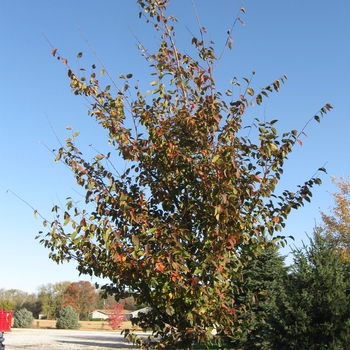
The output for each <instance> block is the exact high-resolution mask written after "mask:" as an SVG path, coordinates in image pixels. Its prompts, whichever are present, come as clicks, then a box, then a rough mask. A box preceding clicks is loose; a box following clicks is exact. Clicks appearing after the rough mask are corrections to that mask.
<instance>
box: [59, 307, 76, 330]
mask: <svg viewBox="0 0 350 350" xmlns="http://www.w3.org/2000/svg"><path fill="white" fill-rule="evenodd" d="M56 328H58V329H78V328H80V324H79V315H78V313H77V312H76V310H75V309H74V307H72V306H66V307H65V308H63V309H62V310H61V311H60V312H59V314H58V318H57V322H56Z"/></svg>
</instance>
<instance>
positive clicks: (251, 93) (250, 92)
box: [247, 88, 254, 96]
mask: <svg viewBox="0 0 350 350" xmlns="http://www.w3.org/2000/svg"><path fill="white" fill-rule="evenodd" d="M247 94H248V95H250V96H254V90H253V89H252V88H248V89H247Z"/></svg>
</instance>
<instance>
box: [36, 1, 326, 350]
mask: <svg viewBox="0 0 350 350" xmlns="http://www.w3.org/2000/svg"><path fill="white" fill-rule="evenodd" d="M137 2H138V3H139V5H140V7H141V9H142V10H141V12H140V17H143V16H146V17H147V22H148V23H152V24H153V25H154V28H155V30H156V31H157V33H159V42H160V44H159V50H158V51H157V52H155V53H149V52H148V50H147V49H145V48H144V47H143V46H142V45H141V44H140V45H139V48H140V50H141V52H142V54H143V55H145V56H146V59H147V60H148V61H149V62H151V67H152V69H153V73H152V75H154V77H153V78H152V80H153V81H152V82H151V83H150V86H151V90H152V91H151V94H149V93H150V92H147V91H146V92H142V91H140V88H139V86H138V84H137V80H135V84H133V83H132V82H133V78H132V77H133V76H132V74H131V73H129V74H125V75H121V76H120V78H121V81H122V86H121V87H118V85H117V84H116V83H115V82H114V80H112V84H114V87H115V89H116V91H117V93H116V94H115V95H112V93H111V90H110V86H109V85H107V86H106V87H102V86H101V85H100V82H99V81H98V80H97V79H96V76H97V74H96V72H95V68H96V65H93V66H92V72H91V74H90V76H89V77H86V76H81V75H80V74H79V73H77V74H76V73H75V72H74V71H73V69H71V68H70V67H68V68H69V69H68V76H69V79H70V85H71V87H72V89H73V92H74V94H75V95H82V96H84V97H86V98H91V110H90V111H89V114H90V115H92V116H94V117H95V118H96V120H97V122H98V123H99V124H100V125H101V126H102V127H103V128H105V129H106V130H107V131H108V133H109V143H110V144H111V145H112V146H113V147H115V148H116V149H117V154H118V155H119V156H120V157H121V158H122V159H123V160H124V161H125V164H126V170H125V171H123V172H121V173H120V172H119V170H117V169H116V167H115V166H113V164H112V156H111V154H110V153H106V154H100V153H99V154H97V155H96V157H95V158H94V159H93V161H91V162H89V161H87V160H86V159H85V158H84V157H83V154H82V153H81V152H80V150H79V149H78V148H77V146H76V143H75V138H76V136H77V135H78V133H73V135H72V137H69V138H68V139H67V143H66V147H61V148H60V149H59V150H58V153H57V157H56V160H57V161H59V160H63V161H64V162H65V163H66V164H67V165H68V166H69V167H70V168H71V169H72V171H73V173H74V174H75V177H76V180H77V183H78V184H79V185H80V186H82V187H83V188H84V189H85V191H86V196H85V200H86V203H87V208H89V210H84V209H82V208H80V205H79V206H78V205H75V203H74V201H72V200H69V201H68V203H67V208H66V209H63V210H62V212H61V209H60V208H59V207H58V206H55V207H54V208H53V212H55V213H56V219H55V220H54V221H53V222H49V221H47V220H45V221H44V225H50V231H49V233H48V234H46V235H43V237H42V239H41V243H43V244H44V245H45V246H46V247H47V248H49V249H50V250H51V252H50V257H51V259H53V260H54V261H56V262H61V261H66V260H70V259H76V260H77V262H78V269H79V271H80V272H81V273H82V274H88V275H93V274H95V275H96V276H99V277H104V278H108V279H109V280H110V281H111V283H110V284H106V285H105V286H103V287H102V288H103V289H104V291H105V292H106V294H114V295H115V296H116V298H117V300H119V299H120V298H125V297H126V296H129V295H130V294H133V295H134V296H135V298H136V301H137V303H139V304H146V305H148V306H150V307H151V308H152V311H150V312H148V313H147V314H146V315H145V316H144V318H147V322H146V323H147V324H148V327H149V328H150V329H152V330H153V332H154V333H155V335H156V336H158V339H159V336H160V338H161V343H160V344H159V347H161V348H167V349H173V348H179V347H182V348H184V349H187V348H190V347H191V346H192V343H193V342H201V343H208V342H210V341H211V340H212V337H213V336H212V330H213V328H214V327H216V328H217V330H218V331H219V333H221V332H224V333H235V330H236V328H237V327H238V324H237V322H236V317H235V312H236V305H235V298H236V295H237V291H238V290H240V285H241V283H240V276H241V270H242V267H244V266H245V265H246V263H247V259H248V260H250V259H252V258H254V257H255V255H256V253H257V251H258V250H259V249H260V247H261V245H264V244H265V235H266V234H270V235H274V234H275V233H276V232H277V235H278V232H279V231H281V230H282V228H283V227H284V226H285V220H286V218H287V217H288V215H289V214H290V212H291V210H292V209H298V208H300V207H301V206H303V205H304V202H305V201H310V197H311V188H312V186H313V185H315V184H320V183H321V180H320V179H319V178H317V177H314V178H311V179H309V180H308V181H306V182H305V183H304V184H302V185H301V186H300V187H299V189H298V190H297V191H287V190H286V191H283V192H282V193H277V194H275V192H276V186H277V184H278V182H279V180H280V177H281V174H282V173H283V167H284V162H285V160H286V158H287V156H288V154H289V153H290V152H292V149H293V146H294V145H295V144H298V143H299V144H301V140H300V136H301V135H302V133H303V130H302V131H301V132H297V131H296V130H292V131H290V132H286V133H283V134H282V135H281V136H279V135H278V133H277V130H276V122H277V120H272V121H259V120H256V121H255V123H253V126H252V127H254V126H255V127H256V130H257V139H256V140H254V139H249V138H248V137H246V135H245V134H243V132H242V129H243V127H244V124H243V116H244V115H245V114H246V113H247V110H248V108H250V107H252V106H253V105H254V104H256V105H260V104H261V103H262V100H263V99H264V98H265V97H267V96H268V95H269V94H270V93H272V92H273V91H279V90H280V87H281V85H282V84H283V83H284V81H285V79H286V78H287V77H286V76H285V75H282V76H281V77H280V78H279V79H276V80H274V81H273V82H271V83H270V84H268V85H266V86H265V87H263V88H261V89H260V90H259V91H258V90H257V91H255V90H254V89H253V87H252V80H251V79H248V78H244V79H243V80H244V84H245V85H242V84H241V83H240V82H239V81H237V80H236V79H233V80H232V81H231V84H232V86H231V88H230V89H227V90H226V91H223V92H220V91H219V89H218V87H217V86H216V85H215V76H214V72H215V68H216V65H217V64H218V63H219V61H220V58H217V57H220V56H216V54H215V51H214V48H213V43H212V42H211V41H208V39H207V37H206V34H205V33H206V29H205V28H199V36H198V38H197V37H193V38H191V43H192V45H193V47H194V50H195V53H194V55H189V54H187V53H184V54H181V53H180V51H179V49H178V47H177V46H176V45H175V42H174V37H175V30H174V25H175V22H176V19H175V18H174V16H169V15H168V14H167V13H166V7H167V4H168V2H169V1H166V0H165V1H159V0H147V1H146V0H145V1H143V0H138V1H137ZM244 12H245V10H244V8H241V9H240V13H244ZM240 21H241V20H240V18H239V16H237V17H236V19H235V21H234V24H235V23H239V22H240ZM233 26H234V25H233ZM232 40H233V39H232V37H231V31H229V33H228V37H227V41H226V44H225V48H226V47H227V48H229V49H231V48H232ZM225 48H224V49H225ZM52 54H53V55H54V56H56V57H58V58H59V59H61V61H62V62H63V64H65V65H67V66H68V61H67V59H63V58H62V56H61V55H60V54H59V52H58V51H57V49H55V48H53V50H52ZM81 56H82V53H79V54H78V57H81ZM82 71H84V70H82ZM104 72H105V70H104V69H103V70H102V72H101V73H102V74H103V73H104ZM254 75H255V72H253V73H252V77H253V76H254ZM238 85H242V87H240V88H239V89H240V90H241V91H240V93H237V92H236V90H234V88H235V87H237V86H238ZM331 108H332V106H331V105H330V104H326V105H325V106H324V107H322V108H321V110H320V111H319V112H318V113H317V114H316V115H315V116H313V117H312V118H315V119H316V120H317V121H320V117H321V116H323V115H324V114H325V113H327V112H328V111H329V110H330V109H331ZM250 124H251V123H250ZM253 134H254V133H253ZM120 169H121V168H120ZM321 170H324V169H321ZM91 208H92V210H90V209H91ZM61 220H62V221H61ZM70 225H71V229H68V226H70ZM213 256H215V259H213ZM240 307H241V308H244V305H241V306H240ZM143 321H144V320H143Z"/></svg>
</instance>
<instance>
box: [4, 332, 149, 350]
mask: <svg viewBox="0 0 350 350" xmlns="http://www.w3.org/2000/svg"><path fill="white" fill-rule="evenodd" d="M138 334H140V335H143V336H145V335H146V334H145V333H138ZM4 338H5V341H4V344H5V345H6V350H12V349H31V350H37V349H42V350H108V349H109V350H110V349H125V350H127V349H135V348H136V347H135V346H134V345H132V344H129V343H128V342H127V340H126V339H125V338H124V337H123V336H122V335H121V334H120V331H115V332H108V331H77V330H61V329H12V332H7V333H5V334H4Z"/></svg>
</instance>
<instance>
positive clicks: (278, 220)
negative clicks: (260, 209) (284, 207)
mask: <svg viewBox="0 0 350 350" xmlns="http://www.w3.org/2000/svg"><path fill="white" fill-rule="evenodd" d="M272 220H273V221H274V222H275V223H276V224H277V223H279V222H280V218H279V217H277V216H275V217H274V218H273V219H272Z"/></svg>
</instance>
